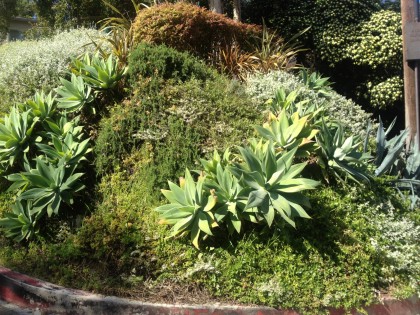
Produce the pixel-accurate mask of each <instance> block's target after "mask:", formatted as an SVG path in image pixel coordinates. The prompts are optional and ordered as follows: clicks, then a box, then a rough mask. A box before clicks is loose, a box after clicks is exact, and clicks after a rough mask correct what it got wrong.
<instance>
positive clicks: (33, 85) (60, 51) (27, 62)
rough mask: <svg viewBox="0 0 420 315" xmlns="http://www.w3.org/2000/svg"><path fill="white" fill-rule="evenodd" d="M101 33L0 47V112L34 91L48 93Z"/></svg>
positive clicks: (76, 32)
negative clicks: (72, 61) (73, 59)
mask: <svg viewBox="0 0 420 315" xmlns="http://www.w3.org/2000/svg"><path fill="white" fill-rule="evenodd" d="M100 36H101V34H100V33H99V32H98V31H95V30H92V29H84V28H81V29H77V30H72V31H66V32H61V33H58V34H56V35H54V36H53V37H52V38H48V39H41V40H38V41H35V40H31V41H21V42H11V43H6V44H3V45H2V46H1V48H0V69H1V71H0V111H2V112H6V111H8V109H9V108H10V107H11V106H12V105H14V104H15V103H16V102H24V101H25V100H26V99H27V98H30V97H31V96H32V95H34V94H35V91H37V90H44V91H45V92H47V93H48V92H49V91H51V90H52V89H53V88H55V87H56V86H57V85H58V84H59V78H60V77H63V76H64V75H65V74H66V72H67V71H68V65H69V63H70V61H71V58H73V57H76V56H78V55H79V54H81V53H83V52H85V51H86V50H93V49H94V47H93V45H92V46H85V45H86V44H89V43H91V41H92V39H94V40H99V38H100Z"/></svg>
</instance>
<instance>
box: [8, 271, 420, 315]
mask: <svg viewBox="0 0 420 315" xmlns="http://www.w3.org/2000/svg"><path fill="white" fill-rule="evenodd" d="M0 299H2V300H4V301H7V302H9V303H13V304H16V305H19V306H21V307H26V308H31V309H39V310H40V311H41V312H42V314H51V313H53V314H55V315H58V314H68V315H91V314H92V315H93V314H95V315H116V314H124V315H130V314H132V315H155V314H156V315H210V314H211V315H299V313H297V312H295V311H293V310H276V309H274V308H269V307H243V306H223V305H176V304H173V305H172V304H153V303H143V302H140V301H133V300H129V299H123V298H118V297H110V296H103V295H98V294H91V293H88V292H85V291H80V290H73V289H67V288H63V287H60V286H57V285H54V284H51V283H48V282H44V281H41V280H39V279H35V278H32V277H28V276H26V275H23V274H21V273H18V272H14V271H12V270H10V269H7V268H3V267H0ZM363 310H364V311H365V312H366V313H367V314H368V315H420V299H419V298H418V297H412V298H410V299H406V300H402V301H398V300H393V299H387V300H384V301H383V304H378V305H371V306H368V307H363ZM329 313H330V315H344V314H348V313H350V314H353V315H358V314H360V313H359V312H357V311H356V310H352V311H350V312H347V313H346V312H345V311H344V310H343V309H330V310H329Z"/></svg>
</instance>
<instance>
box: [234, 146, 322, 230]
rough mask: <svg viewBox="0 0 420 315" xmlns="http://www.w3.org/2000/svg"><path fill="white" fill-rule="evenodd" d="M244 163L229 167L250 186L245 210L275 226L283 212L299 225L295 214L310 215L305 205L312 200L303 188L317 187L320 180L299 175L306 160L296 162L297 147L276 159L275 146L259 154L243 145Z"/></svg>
mask: <svg viewBox="0 0 420 315" xmlns="http://www.w3.org/2000/svg"><path fill="white" fill-rule="evenodd" d="M239 151H240V153H241V157H242V158H243V160H244V163H242V164H238V163H235V164H234V165H233V166H231V167H229V170H230V171H231V172H232V174H233V175H234V176H235V177H236V178H237V179H238V180H239V183H240V185H241V186H242V187H245V188H248V193H247V197H246V200H247V201H246V205H245V208H244V210H245V211H246V210H251V211H253V212H254V215H255V219H256V220H257V221H261V220H265V222H266V223H267V224H268V226H271V225H272V224H273V222H274V221H275V218H276V217H277V216H278V215H280V217H281V218H283V220H285V221H286V222H287V223H289V224H290V225H292V226H294V227H295V222H294V220H293V219H294V217H296V216H299V217H303V218H309V215H308V214H307V213H306V211H305V210H304V208H303V207H302V205H303V206H307V207H309V206H310V204H309V200H308V198H306V197H305V196H304V195H303V194H302V193H301V191H303V190H307V189H314V188H315V187H316V186H317V185H319V182H317V181H314V180H311V179H307V178H299V177H297V176H298V175H299V174H300V173H301V172H302V170H303V169H304V168H305V166H306V163H299V164H295V165H292V162H293V158H294V156H295V154H296V151H297V148H294V149H292V150H290V151H289V152H286V153H283V154H281V155H280V157H278V158H276V155H275V152H274V146H273V145H269V146H268V149H267V150H266V151H265V152H262V153H261V154H259V155H257V154H255V153H253V152H252V150H251V149H250V148H239Z"/></svg>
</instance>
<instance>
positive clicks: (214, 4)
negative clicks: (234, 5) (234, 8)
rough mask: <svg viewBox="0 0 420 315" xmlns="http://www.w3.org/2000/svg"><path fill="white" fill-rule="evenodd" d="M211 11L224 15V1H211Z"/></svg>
mask: <svg viewBox="0 0 420 315" xmlns="http://www.w3.org/2000/svg"><path fill="white" fill-rule="evenodd" d="M209 7H210V10H211V11H213V12H216V13H223V7H222V0H209Z"/></svg>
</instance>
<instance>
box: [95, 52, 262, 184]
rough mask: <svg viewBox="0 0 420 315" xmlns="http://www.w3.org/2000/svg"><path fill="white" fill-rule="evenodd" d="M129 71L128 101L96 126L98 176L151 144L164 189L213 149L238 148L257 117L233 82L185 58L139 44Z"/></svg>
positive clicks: (251, 106)
mask: <svg viewBox="0 0 420 315" xmlns="http://www.w3.org/2000/svg"><path fill="white" fill-rule="evenodd" d="M146 50H147V51H150V52H151V53H150V55H151V56H154V57H155V58H154V59H152V58H151V59H150V60H149V61H148V62H147V66H146V67H144V62H143V61H145V60H147V59H145V58H147V57H146V56H143V55H142V54H141V52H142V51H146ZM153 51H156V52H157V53H156V54H155V53H152V52H153ZM168 56H169V58H168ZM157 57H160V58H159V59H158V58H157ZM174 57H180V58H181V59H178V61H177V59H174ZM154 65H156V66H154ZM184 66H185V67H184ZM129 67H130V69H131V70H130V82H131V84H132V87H133V89H134V90H133V95H132V97H131V99H130V100H129V101H126V102H124V103H123V104H120V105H117V106H115V107H114V108H113V109H112V110H111V112H110V116H109V118H106V119H103V120H102V121H101V123H100V131H99V134H98V138H97V143H96V146H95V152H96V167H97V171H98V173H99V174H102V173H106V172H109V171H110V170H112V169H113V168H114V167H115V166H117V165H118V164H119V163H120V161H121V160H123V159H124V158H125V157H127V156H128V155H130V154H131V152H132V150H136V149H137V148H140V147H141V146H142V145H143V144H145V143H150V145H152V146H153V148H154V154H153V159H154V161H155V163H154V167H156V176H157V182H158V183H159V184H160V185H165V183H166V181H167V180H168V179H171V180H175V179H176V178H177V177H178V176H181V175H182V174H183V172H184V170H185V168H186V167H187V166H188V167H190V168H191V167H193V165H194V164H195V162H196V161H197V160H198V158H200V157H203V156H205V155H206V154H208V153H209V152H213V150H214V149H224V148H226V147H227V146H230V145H231V144H232V143H240V142H241V141H242V140H243V139H245V138H246V136H247V135H249V134H250V133H252V128H251V127H250V126H251V125H252V124H253V123H254V122H256V121H257V120H258V119H259V117H260V112H259V111H258V110H257V108H255V106H253V104H252V102H251V100H250V99H249V97H247V96H246V94H245V92H244V90H243V88H242V87H241V86H240V85H239V84H238V83H237V82H234V81H230V80H229V79H228V78H226V77H224V76H220V75H218V74H217V73H216V72H214V71H213V70H211V69H206V66H205V65H203V64H202V63H200V62H198V61H197V60H196V59H195V58H192V57H190V56H187V55H186V54H183V53H176V52H174V51H173V50H172V49H169V48H162V47H158V46H157V47H152V46H147V45H141V46H140V47H139V50H138V51H135V52H133V54H132V57H131V58H130V64H129ZM155 69H156V70H157V71H156V74H154V73H155V71H154V70H155ZM169 69H172V70H174V72H172V71H169ZM135 73H138V74H135ZM165 77H166V78H168V79H169V80H165ZM191 77H192V78H191ZM194 77H195V78H194ZM197 78H199V79H202V80H199V79H197ZM182 80H184V82H182ZM204 80H205V81H204ZM155 187H156V186H155Z"/></svg>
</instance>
